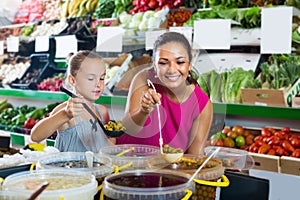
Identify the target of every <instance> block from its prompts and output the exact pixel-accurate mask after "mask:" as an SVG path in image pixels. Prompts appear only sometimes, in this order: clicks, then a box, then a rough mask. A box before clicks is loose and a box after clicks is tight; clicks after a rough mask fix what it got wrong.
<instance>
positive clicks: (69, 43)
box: [55, 35, 78, 58]
mask: <svg viewBox="0 0 300 200" xmlns="http://www.w3.org/2000/svg"><path fill="white" fill-rule="evenodd" d="M55 42H56V51H55V57H56V58H65V57H67V56H68V54H69V53H76V52H77V50H78V44H77V39H76V37H75V35H66V36H59V37H55Z"/></svg>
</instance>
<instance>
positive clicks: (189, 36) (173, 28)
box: [169, 26, 193, 45]
mask: <svg viewBox="0 0 300 200" xmlns="http://www.w3.org/2000/svg"><path fill="white" fill-rule="evenodd" d="M169 31H173V32H178V33H181V34H183V35H184V36H185V37H186V38H187V39H188V41H189V42H190V44H191V45H192V37H193V27H178V26H171V27H170V28H169Z"/></svg>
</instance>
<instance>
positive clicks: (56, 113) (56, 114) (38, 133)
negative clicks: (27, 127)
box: [31, 103, 70, 142]
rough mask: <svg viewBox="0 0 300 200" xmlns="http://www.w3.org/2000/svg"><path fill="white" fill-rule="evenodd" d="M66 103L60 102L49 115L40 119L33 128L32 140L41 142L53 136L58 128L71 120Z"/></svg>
mask: <svg viewBox="0 0 300 200" xmlns="http://www.w3.org/2000/svg"><path fill="white" fill-rule="evenodd" d="M65 106H66V104H65V103H63V104H60V105H58V106H57V107H56V108H54V109H53V111H52V112H51V114H50V116H49V117H46V118H44V119H42V120H40V121H39V122H38V123H37V124H36V125H35V126H34V127H33V128H32V130H31V140H32V141H34V142H41V141H42V140H44V139H46V138H48V137H49V136H51V135H52V134H53V133H54V132H55V131H56V130H58V129H59V128H60V127H61V126H63V125H64V124H65V123H66V122H68V121H69V120H70V118H69V117H68V115H67V113H66V112H65V109H64V108H65Z"/></svg>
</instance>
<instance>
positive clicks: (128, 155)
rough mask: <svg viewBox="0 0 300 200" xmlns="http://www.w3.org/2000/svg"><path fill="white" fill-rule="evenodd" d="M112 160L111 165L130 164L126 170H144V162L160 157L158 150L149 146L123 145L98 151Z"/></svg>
mask: <svg viewBox="0 0 300 200" xmlns="http://www.w3.org/2000/svg"><path fill="white" fill-rule="evenodd" d="M99 153H100V154H104V155H106V156H109V157H110V158H112V162H113V164H115V165H117V166H122V165H125V164H128V163H129V162H132V163H133V164H132V166H131V167H129V168H126V170H128V169H145V167H146V161H147V160H148V159H149V158H152V157H154V156H157V155H160V149H159V147H156V146H151V145H138V144H124V145H114V146H107V147H103V148H101V149H100V151H99Z"/></svg>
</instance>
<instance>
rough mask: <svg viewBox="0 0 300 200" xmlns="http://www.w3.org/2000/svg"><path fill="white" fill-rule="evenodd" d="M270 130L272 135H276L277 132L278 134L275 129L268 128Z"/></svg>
mask: <svg viewBox="0 0 300 200" xmlns="http://www.w3.org/2000/svg"><path fill="white" fill-rule="evenodd" d="M268 130H269V131H270V132H271V133H272V134H274V133H275V132H276V130H275V129H274V128H271V127H270V128H268Z"/></svg>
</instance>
